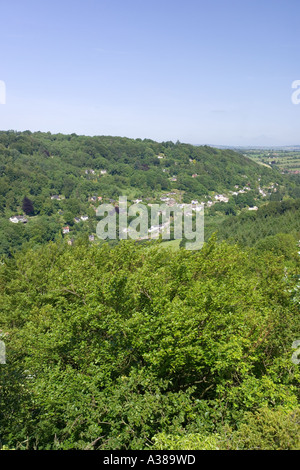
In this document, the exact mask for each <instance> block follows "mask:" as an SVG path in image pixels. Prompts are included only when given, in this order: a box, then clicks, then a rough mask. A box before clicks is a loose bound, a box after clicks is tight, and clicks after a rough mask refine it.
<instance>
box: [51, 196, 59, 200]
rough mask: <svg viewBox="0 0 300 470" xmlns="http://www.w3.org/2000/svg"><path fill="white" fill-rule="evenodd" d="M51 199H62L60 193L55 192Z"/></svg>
mask: <svg viewBox="0 0 300 470" xmlns="http://www.w3.org/2000/svg"><path fill="white" fill-rule="evenodd" d="M51 199H56V200H57V201H60V196H58V194H54V196H51Z"/></svg>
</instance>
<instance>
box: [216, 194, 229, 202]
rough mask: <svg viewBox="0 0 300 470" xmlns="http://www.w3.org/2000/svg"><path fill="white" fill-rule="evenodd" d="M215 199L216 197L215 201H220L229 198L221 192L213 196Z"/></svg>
mask: <svg viewBox="0 0 300 470" xmlns="http://www.w3.org/2000/svg"><path fill="white" fill-rule="evenodd" d="M215 199H216V200H217V201H220V202H228V200H229V199H228V197H226V196H223V194H217V195H216V196H215Z"/></svg>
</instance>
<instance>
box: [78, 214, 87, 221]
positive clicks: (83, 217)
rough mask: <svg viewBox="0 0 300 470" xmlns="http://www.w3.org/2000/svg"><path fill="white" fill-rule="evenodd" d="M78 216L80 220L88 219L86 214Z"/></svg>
mask: <svg viewBox="0 0 300 470" xmlns="http://www.w3.org/2000/svg"><path fill="white" fill-rule="evenodd" d="M80 218H81V220H88V216H87V215H82V216H81V217H80Z"/></svg>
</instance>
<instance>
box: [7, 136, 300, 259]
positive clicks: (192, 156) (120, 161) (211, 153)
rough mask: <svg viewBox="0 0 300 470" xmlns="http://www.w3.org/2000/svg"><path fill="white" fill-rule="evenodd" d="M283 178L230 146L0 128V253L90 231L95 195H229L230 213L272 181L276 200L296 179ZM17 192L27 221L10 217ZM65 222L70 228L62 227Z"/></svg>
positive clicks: (210, 198) (186, 198)
mask: <svg viewBox="0 0 300 470" xmlns="http://www.w3.org/2000/svg"><path fill="white" fill-rule="evenodd" d="M290 181H291V180H289V179H288V178H287V177H286V176H285V175H282V174H281V173H280V172H279V171H276V170H273V169H270V168H266V167H264V166H262V165H259V164H257V163H256V162H254V161H253V160H251V159H250V158H248V157H246V156H244V155H242V154H241V153H239V152H237V151H234V150H232V149H219V148H213V147H209V146H207V145H204V146H195V145H190V144H186V143H180V142H176V143H174V142H171V141H167V142H155V141H153V140H150V139H144V140H141V139H130V138H126V137H112V136H83V135H76V134H70V135H64V134H51V133H50V132H47V133H45V132H31V131H24V132H16V131H1V132H0V254H1V253H9V252H10V249H11V247H15V246H21V245H23V244H24V243H33V242H34V243H36V244H39V243H43V242H44V241H49V240H53V239H55V238H56V237H57V236H58V234H60V235H61V234H62V233H63V235H67V234H68V233H70V237H73V236H75V237H76V235H77V234H78V233H84V234H85V235H86V236H88V235H90V236H91V238H92V234H93V232H95V226H96V220H97V219H96V216H95V208H96V207H97V206H98V205H99V203H100V201H101V202H112V203H114V202H115V201H116V200H118V198H119V196H127V198H128V200H129V201H134V200H135V199H137V198H138V199H139V200H142V201H143V202H144V203H152V202H154V201H160V200H161V198H162V196H165V195H166V194H171V195H172V197H173V198H174V199H175V200H176V202H182V203H190V202H191V201H192V200H195V199H197V200H198V201H199V202H204V203H207V204H208V203H209V202H210V203H211V204H212V203H215V202H216V200H215V197H216V195H220V194H221V195H222V196H224V197H225V196H226V198H227V199H228V200H229V206H230V205H231V209H230V211H229V213H232V212H234V211H233V209H232V205H234V204H238V207H239V208H241V207H244V206H247V205H253V204H254V203H255V204H256V199H257V198H258V199H259V200H260V199H261V198H265V200H267V199H268V198H269V196H270V194H271V193H267V192H266V193H264V192H263V191H262V189H261V188H270V187H272V185H273V187H275V189H274V191H275V190H277V193H276V195H275V199H276V198H277V196H279V198H282V197H284V196H285V195H291V196H293V191H294V190H295V187H296V186H297V183H296V182H290ZM274 184H275V186H274ZM237 188H238V189H237ZM243 188H246V189H247V190H248V192H247V194H239V195H238V197H237V198H236V196H234V194H233V193H234V192H235V191H238V190H239V191H240V192H244V193H245V192H246V191H245V190H244V189H243ZM265 191H269V190H268V189H265ZM272 191H273V190H271V192H272ZM261 193H262V194H263V196H262V195H261ZM24 198H27V200H28V199H29V204H30V207H31V209H32V210H31V213H30V214H28V215H29V218H28V223H27V224H20V223H16V224H14V223H12V221H11V220H10V218H12V217H13V216H16V215H24ZM235 198H236V199H235ZM27 204H28V201H27ZM229 206H226V208H227V207H229ZM14 220H18V219H14ZM65 226H68V227H69V231H68V229H66V230H63V228H64V227H65ZM67 236H69V235H67Z"/></svg>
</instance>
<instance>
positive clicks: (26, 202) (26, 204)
mask: <svg viewBox="0 0 300 470" xmlns="http://www.w3.org/2000/svg"><path fill="white" fill-rule="evenodd" d="M22 209H23V211H24V212H25V214H26V215H33V214H34V207H33V203H32V201H31V200H30V199H28V197H26V196H25V197H24V199H23V202H22Z"/></svg>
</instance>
